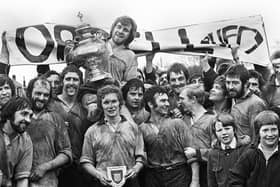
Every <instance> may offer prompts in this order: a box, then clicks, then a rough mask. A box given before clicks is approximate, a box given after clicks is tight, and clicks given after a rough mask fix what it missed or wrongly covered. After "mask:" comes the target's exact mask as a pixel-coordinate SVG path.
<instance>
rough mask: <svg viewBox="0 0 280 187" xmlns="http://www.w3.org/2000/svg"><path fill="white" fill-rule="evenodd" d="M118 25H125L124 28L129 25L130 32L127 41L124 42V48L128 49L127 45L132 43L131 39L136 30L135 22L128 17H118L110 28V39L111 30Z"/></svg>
mask: <svg viewBox="0 0 280 187" xmlns="http://www.w3.org/2000/svg"><path fill="white" fill-rule="evenodd" d="M118 23H121V24H122V25H125V26H127V25H131V30H130V33H129V36H128V38H127V40H126V41H125V42H124V46H126V47H128V45H129V44H130V43H131V42H132V41H133V39H134V37H135V35H136V30H137V25H136V22H135V21H134V20H133V19H132V18H131V17H128V16H121V17H118V18H117V19H116V20H115V21H114V23H113V24H112V26H111V31H110V38H111V37H112V34H113V30H114V28H115V26H116V25H117V24H118Z"/></svg>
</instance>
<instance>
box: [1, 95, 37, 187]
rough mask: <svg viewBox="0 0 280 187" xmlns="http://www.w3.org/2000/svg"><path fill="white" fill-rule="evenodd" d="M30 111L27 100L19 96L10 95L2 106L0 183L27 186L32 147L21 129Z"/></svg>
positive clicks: (25, 125)
mask: <svg viewBox="0 0 280 187" xmlns="http://www.w3.org/2000/svg"><path fill="white" fill-rule="evenodd" d="M32 114H33V112H32V110H31V104H30V102H29V101H28V100H27V99H26V98H22V97H17V98H11V99H10V100H9V101H8V102H7V103H6V104H5V106H4V107H3V110H2V113H1V124H0V125H1V126H0V127H1V130H0V170H1V172H2V174H3V175H2V184H1V186H9V187H11V186H16V187H27V186H28V177H29V175H30V170H31V166H32V155H33V146H32V141H31V139H30V136H29V135H28V134H27V133H26V132H25V129H26V127H27V126H28V125H29V124H30V121H31V116H32Z"/></svg>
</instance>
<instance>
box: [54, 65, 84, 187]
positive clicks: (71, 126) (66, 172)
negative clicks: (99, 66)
mask: <svg viewBox="0 0 280 187" xmlns="http://www.w3.org/2000/svg"><path fill="white" fill-rule="evenodd" d="M61 80H62V93H61V94H60V95H58V96H57V99H56V100H55V101H54V102H53V103H52V104H51V107H50V109H51V110H52V111H54V112H56V113H58V114H59V115H60V116H61V117H62V118H63V120H64V121H65V123H66V126H67V129H68V134H69V138H70V142H71V149H72V158H73V163H72V164H71V165H68V167H67V168H64V169H63V170H62V171H61V173H60V176H59V186H61V187H64V186H69V187H71V186H85V185H86V184H85V183H86V179H85V176H84V173H83V170H82V169H81V167H80V165H79V158H80V156H81V152H82V145H83V137H84V132H85V131H86V128H87V126H88V125H87V124H86V123H83V121H84V120H85V119H86V117H87V111H86V109H84V108H83V107H82V105H81V103H80V102H78V99H77V96H78V91H79V88H80V85H81V83H82V80H83V75H82V72H81V71H80V70H79V69H78V68H77V67H76V66H74V65H68V66H66V67H65V68H64V69H63V71H62V73H61Z"/></svg>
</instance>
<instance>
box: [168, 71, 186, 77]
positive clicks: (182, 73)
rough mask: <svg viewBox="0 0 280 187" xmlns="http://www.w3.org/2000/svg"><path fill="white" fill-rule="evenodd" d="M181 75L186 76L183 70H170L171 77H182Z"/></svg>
mask: <svg viewBox="0 0 280 187" xmlns="http://www.w3.org/2000/svg"><path fill="white" fill-rule="evenodd" d="M181 76H185V75H184V72H183V71H179V72H174V71H172V72H170V77H181Z"/></svg>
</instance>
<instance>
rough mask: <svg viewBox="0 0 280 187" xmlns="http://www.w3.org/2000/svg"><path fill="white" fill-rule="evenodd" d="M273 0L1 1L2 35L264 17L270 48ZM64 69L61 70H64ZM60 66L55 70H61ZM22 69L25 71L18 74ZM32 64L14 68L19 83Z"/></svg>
mask: <svg viewBox="0 0 280 187" xmlns="http://www.w3.org/2000/svg"><path fill="white" fill-rule="evenodd" d="M278 4H279V3H277V1H276V0H211V1H210V0H208V1H207V0H192V1H190V0H172V1H170V0H169V1H168V0H164V1H163V0H47V1H46V0H43V1H42V0H22V1H18V0H9V1H3V2H1V7H0V23H1V24H0V31H1V32H2V31H3V30H15V29H16V28H17V27H20V26H28V25H34V24H42V23H47V22H50V23H59V24H69V25H78V24H79V23H80V20H79V18H78V17H77V14H78V12H79V11H80V12H81V13H82V14H83V21H84V22H87V23H90V24H91V25H92V26H97V27H103V28H110V26H111V24H112V22H113V21H114V19H115V18H116V17H119V16H122V15H128V16H130V17H132V18H134V19H135V21H136V23H137V25H138V28H139V29H141V30H156V29H164V28H170V27H176V26H184V25H190V24H197V23H206V22H212V21H219V20H225V19H234V18H240V17H247V16H252V15H262V17H263V20H264V24H265V29H266V33H267V38H268V42H269V47H270V48H271V50H274V49H275V47H276V46H280V42H279V41H280V34H279V33H280V15H279V14H280V13H279V6H278ZM62 67H63V66H62ZM62 67H58V66H56V68H57V70H58V71H60V70H61V68H62ZM22 70H24V71H22ZM26 70H28V72H29V73H28V75H25V73H26ZM35 70H36V68H35V67H33V66H32V67H31V66H27V67H26V66H24V67H14V68H13V67H12V69H11V73H10V74H11V75H12V74H16V75H17V78H18V80H20V82H21V81H22V79H23V76H24V75H25V77H26V79H27V80H29V79H30V77H32V76H34V75H35V74H36V71H35Z"/></svg>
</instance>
